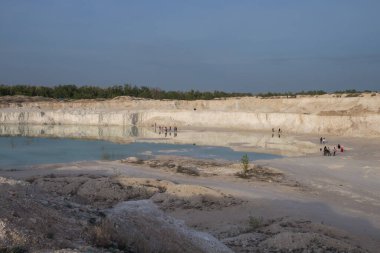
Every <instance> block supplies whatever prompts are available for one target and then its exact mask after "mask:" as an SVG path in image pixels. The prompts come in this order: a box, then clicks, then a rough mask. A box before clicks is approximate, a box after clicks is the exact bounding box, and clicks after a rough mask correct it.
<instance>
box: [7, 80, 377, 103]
mask: <svg viewBox="0 0 380 253" xmlns="http://www.w3.org/2000/svg"><path fill="white" fill-rule="evenodd" d="M364 92H370V91H367V90H366V91H364ZM326 93H327V92H325V91H323V90H315V91H301V92H282V93H276V92H267V93H258V94H252V93H237V92H223V91H212V92H210V91H204V92H201V91H195V90H190V91H164V90H161V89H158V88H150V87H145V86H142V87H137V86H132V85H129V84H125V85H114V86H111V87H105V88H101V87H97V86H79V87H78V86H76V85H58V86H54V87H46V86H30V85H14V86H13V85H0V96H14V95H24V96H41V97H48V98H57V99H95V98H115V97H118V96H131V97H138V98H151V99H182V100H196V99H206V100H207V99H215V98H227V97H244V96H258V97H262V98H269V97H277V96H286V97H288V98H292V97H296V96H297V95H314V96H315V95H323V94H326ZM333 93H337V94H342V93H348V94H352V95H350V96H355V95H354V94H358V95H359V94H360V93H361V91H356V90H345V91H336V92H333Z"/></svg>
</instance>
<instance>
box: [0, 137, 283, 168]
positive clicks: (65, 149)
mask: <svg viewBox="0 0 380 253" xmlns="http://www.w3.org/2000/svg"><path fill="white" fill-rule="evenodd" d="M245 153H247V154H248V157H249V158H250V160H256V159H272V158H278V157H280V156H277V155H270V154H261V153H252V152H237V151H233V150H232V149H230V148H226V147H210V146H197V145H190V144H189V145H178V144H161V143H147V142H135V143H131V144H118V143H112V142H108V141H97V140H78V139H64V138H35V137H21V136H16V137H0V169H8V168H16V167H23V166H28V165H36V164H49V163H66V162H76V161H91V160H117V159H122V158H126V157H128V156H137V157H140V158H149V157H150V156H154V155H178V156H188V157H193V158H206V159H223V160H231V161H234V160H236V161H237V160H240V159H241V157H242V155H244V154H245Z"/></svg>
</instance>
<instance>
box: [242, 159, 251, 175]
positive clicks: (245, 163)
mask: <svg viewBox="0 0 380 253" xmlns="http://www.w3.org/2000/svg"><path fill="white" fill-rule="evenodd" d="M240 161H241V167H242V169H243V174H244V175H247V173H248V167H249V158H248V155H247V154H245V155H243V157H242V158H241V160H240Z"/></svg>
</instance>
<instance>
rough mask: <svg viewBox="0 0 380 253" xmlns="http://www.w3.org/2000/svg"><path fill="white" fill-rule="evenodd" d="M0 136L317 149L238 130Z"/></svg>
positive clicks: (81, 130) (67, 128)
mask: <svg viewBox="0 0 380 253" xmlns="http://www.w3.org/2000/svg"><path fill="white" fill-rule="evenodd" d="M0 136H29V137H45V138H46V137H50V138H74V139H96V140H106V141H111V142H117V143H131V142H152V143H168V144H196V145H203V146H223V147H230V148H232V149H233V150H236V151H243V152H244V151H247V152H258V153H273V154H280V155H286V156H299V155H304V154H308V153H315V152H317V151H318V150H319V146H317V145H316V144H313V143H311V142H307V141H300V140H297V139H296V138H295V137H294V136H286V135H281V138H278V137H277V136H275V138H273V137H272V133H263V132H240V131H228V132H222V131H190V130H185V131H179V132H178V133H175V134H174V132H168V134H166V135H165V134H164V133H161V134H159V132H158V131H156V132H155V129H154V128H138V127H136V126H83V125H82V126H80V125H77V126H75V125H25V124H23V125H8V124H0Z"/></svg>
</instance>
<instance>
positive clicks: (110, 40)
mask: <svg viewBox="0 0 380 253" xmlns="http://www.w3.org/2000/svg"><path fill="white" fill-rule="evenodd" d="M379 13H380V1H379V0H235V1H233V0H228V1H227V0H191V1H189V0H171V1H170V0H159V1H158V0H151V1H147V0H33V1H31V0H0V84H7V85H13V84H30V85H45V86H54V85H59V84H77V85H98V86H110V85H115V84H125V83H129V84H132V85H137V86H148V87H157V88H161V89H165V90H190V89H196V90H201V91H213V90H223V91H228V92H231V91H235V92H253V93H254V92H268V91H276V92H285V91H301V90H325V91H335V90H345V89H357V90H365V89H367V90H380V15H379Z"/></svg>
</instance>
